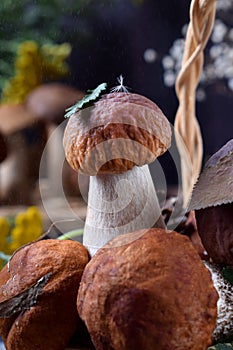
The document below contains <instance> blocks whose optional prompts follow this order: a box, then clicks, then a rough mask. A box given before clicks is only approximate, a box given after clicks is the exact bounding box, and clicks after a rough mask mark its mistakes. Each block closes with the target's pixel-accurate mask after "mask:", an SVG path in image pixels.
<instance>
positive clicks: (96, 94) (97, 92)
mask: <svg viewBox="0 0 233 350" xmlns="http://www.w3.org/2000/svg"><path fill="white" fill-rule="evenodd" d="M106 88H107V83H102V84H100V85H98V86H97V88H95V89H94V90H88V91H87V92H88V94H87V95H85V96H84V97H83V98H82V99H81V100H80V101H78V102H77V103H75V105H73V106H71V107H69V108H67V109H66V112H67V113H66V114H65V118H69V117H70V116H71V115H72V114H74V113H75V112H77V110H78V109H82V108H84V107H88V106H90V105H92V103H93V102H94V101H97V100H98V99H99V98H100V96H101V95H102V93H103V91H104V90H106Z"/></svg>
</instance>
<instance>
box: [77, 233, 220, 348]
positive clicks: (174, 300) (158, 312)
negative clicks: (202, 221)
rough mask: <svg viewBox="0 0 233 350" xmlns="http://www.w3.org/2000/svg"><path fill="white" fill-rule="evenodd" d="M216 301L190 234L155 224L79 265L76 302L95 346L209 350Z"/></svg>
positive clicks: (112, 244)
mask: <svg viewBox="0 0 233 350" xmlns="http://www.w3.org/2000/svg"><path fill="white" fill-rule="evenodd" d="M130 236H131V237H130ZM217 299H218V296H217V292H216V290H215V288H214V286H213V282H212V280H211V275H210V273H209V271H208V270H207V269H206V267H205V266H204V264H203V263H202V261H201V259H200V257H199V256H198V253H197V252H196V250H195V248H194V247H193V245H192V243H191V242H190V240H189V239H188V237H185V236H183V235H180V234H178V233H176V232H172V231H169V232H168V231H165V230H163V229H158V228H157V229H155V228H154V229H149V230H142V231H137V232H133V233H128V234H124V235H120V236H118V237H116V238H115V239H113V240H111V241H110V242H109V243H107V244H106V245H105V246H104V247H102V248H101V249H100V250H98V252H97V253H96V254H95V255H94V257H93V258H92V259H91V260H90V262H89V263H88V264H87V266H86V268H85V270H84V273H83V276H82V280H81V284H80V288H79V292H78V299H77V307H78V311H79V315H80V317H81V318H82V319H83V321H84V322H85V324H86V326H87V329H88V330H89V333H90V335H91V338H92V341H93V344H94V346H95V348H96V349H98V350H110V349H114V350H135V349H146V350H154V349H159V350H167V349H176V350H206V348H207V347H208V345H210V344H211V342H212V333H213V330H214V328H215V325H216V314H217V306H216V304H217Z"/></svg>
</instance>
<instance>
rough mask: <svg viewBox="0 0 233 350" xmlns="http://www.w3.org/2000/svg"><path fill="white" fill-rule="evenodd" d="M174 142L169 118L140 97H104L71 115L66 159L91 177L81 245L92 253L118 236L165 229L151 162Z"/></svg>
mask: <svg viewBox="0 0 233 350" xmlns="http://www.w3.org/2000/svg"><path fill="white" fill-rule="evenodd" d="M170 142H171V128H170V124H169V122H168V120H167V119H166V117H165V116H164V114H163V113H162V111H161V110H160V109H159V107H158V106H157V105H156V104H155V103H154V102H152V101H151V100H149V99H148V98H146V97H144V96H141V95H139V94H134V93H128V92H121V91H119V92H112V93H109V94H105V95H103V96H102V97H101V98H100V99H99V100H98V101H97V102H95V103H94V106H92V107H88V108H85V109H80V110H78V111H77V112H75V113H74V114H72V115H71V116H70V119H69V122H68V124H67V127H66V130H65V133H64V141H63V143H64V149H65V154H66V159H67V161H68V163H69V164H70V166H71V167H72V168H73V169H75V170H76V171H77V172H79V173H81V174H85V175H90V185H89V195H88V210H87V216H86V221H85V227H84V236H83V243H84V245H85V246H86V247H87V248H88V250H89V252H90V254H91V255H93V254H95V252H96V251H97V250H98V249H99V248H100V247H102V246H103V245H104V244H105V243H106V242H108V241H109V240H110V239H112V238H114V237H116V236H117V235H119V234H123V233H127V232H132V231H135V230H138V229H143V228H149V227H152V226H157V227H164V223H163V220H162V217H161V210H160V207H159V203H158V199H157V195H156V191H155V188H154V184H153V181H152V178H151V175H150V172H149V168H148V164H149V163H151V162H153V161H154V160H155V159H156V158H157V157H158V156H160V155H161V154H163V153H164V152H165V151H166V150H167V149H168V148H169V146H170Z"/></svg>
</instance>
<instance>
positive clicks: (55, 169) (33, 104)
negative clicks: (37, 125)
mask: <svg viewBox="0 0 233 350" xmlns="http://www.w3.org/2000/svg"><path fill="white" fill-rule="evenodd" d="M83 95H84V94H83V92H82V91H80V90H78V89H77V88H75V87H73V86H70V85H67V84H64V83H58V82H55V83H54V82H53V83H46V84H42V85H40V86H38V87H36V88H35V89H33V90H32V91H31V92H30V93H29V94H28V96H27V99H26V102H25V103H26V107H27V108H28V110H29V111H31V112H32V113H33V114H34V115H35V116H36V117H37V118H38V119H39V120H41V121H43V122H44V123H45V124H46V126H47V132H48V138H49V140H50V141H49V143H48V147H47V151H48V152H49V155H48V157H49V159H50V162H49V163H48V164H47V169H48V178H49V180H50V188H51V189H52V193H53V196H56V195H58V194H59V193H58V191H59V190H58V188H59V185H58V181H59V180H60V179H59V180H58V176H57V174H58V173H59V171H60V166H61V163H63V160H64V155H63V153H64V152H63V148H62V141H61V140H62V137H63V133H64V125H63V124H61V123H62V122H64V113H65V109H66V108H67V107H69V106H70V105H73V104H74V103H75V102H76V101H77V100H79V99H81V98H82V97H83ZM58 125H60V129H59V128H57V126H58ZM55 130H56V132H55V133H54V131H55ZM51 135H53V137H51V138H50V136H51ZM62 175H63V188H64V191H65V193H66V194H67V195H69V196H77V195H80V191H79V188H78V186H76V187H75V184H77V173H76V172H75V171H74V170H73V169H72V168H71V167H70V166H69V165H68V164H67V162H66V160H65V162H64V164H63V173H62ZM85 187H86V191H85V192H87V188H88V183H87V184H85Z"/></svg>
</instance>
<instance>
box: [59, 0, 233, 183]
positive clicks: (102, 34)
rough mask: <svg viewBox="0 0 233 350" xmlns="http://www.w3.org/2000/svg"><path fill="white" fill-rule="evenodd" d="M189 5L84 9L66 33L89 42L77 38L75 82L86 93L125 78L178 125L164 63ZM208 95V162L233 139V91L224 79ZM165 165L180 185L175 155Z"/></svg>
mask: <svg viewBox="0 0 233 350" xmlns="http://www.w3.org/2000/svg"><path fill="white" fill-rule="evenodd" d="M189 6H190V2H189V1H188V0H179V1H175V0H163V1H156V0H145V1H144V2H143V3H142V4H141V5H135V4H132V2H130V1H117V2H111V1H108V2H107V4H99V5H97V4H93V5H90V7H89V11H90V14H89V16H87V17H86V16H85V12H82V11H81V12H80V13H79V14H78V15H77V16H76V17H72V18H71V19H70V21H67V22H66V29H65V32H66V33H68V32H70V34H71V36H72V31H73V30H74V29H77V30H78V31H80V30H81V32H82V33H83V34H85V35H84V36H85V38H86V39H85V40H83V41H81V40H80V42H79V40H77V45H75V46H74V48H73V52H72V55H71V59H70V64H71V67H72V83H73V84H75V85H76V86H78V87H79V88H80V89H82V90H84V91H85V90H86V89H89V88H94V87H95V86H97V85H98V84H99V83H101V82H108V83H110V85H112V86H115V85H117V82H116V78H117V77H118V76H119V75H120V74H122V75H123V77H124V78H125V80H124V82H125V85H127V86H129V87H131V89H132V90H131V91H132V92H136V93H140V94H143V95H145V96H146V97H148V98H150V99H152V100H153V101H154V102H156V103H157V104H158V105H159V107H160V108H161V109H162V110H163V112H164V114H165V115H166V116H167V118H168V119H169V121H170V122H171V123H173V122H174V117H175V113H176V110H177V106H178V102H177V98H176V94H175V90H174V87H167V86H165V84H164V81H163V66H162V63H161V61H162V58H163V57H164V56H165V55H166V54H167V53H168V51H169V48H170V47H171V45H172V43H173V41H174V40H175V39H177V38H180V37H182V34H181V28H182V27H183V25H184V24H185V23H188V22H189ZM147 48H153V49H154V50H155V51H156V52H157V59H156V60H155V61H154V62H152V63H147V62H146V61H145V59H144V57H143V54H144V52H145V50H146V49H147ZM207 50H208V48H207ZM205 93H206V98H205V100H204V101H201V102H197V106H196V110H197V112H196V114H197V117H198V119H199V122H200V126H201V130H202V135H203V142H204V161H205V160H206V159H207V158H208V157H209V156H210V155H211V154H213V153H214V152H216V151H217V150H218V149H219V148H220V147H221V146H222V145H223V144H225V143H226V142H227V141H228V140H229V139H231V138H232V135H233V132H232V131H233V121H232V118H231V114H232V112H231V111H232V109H233V99H232V96H233V93H232V92H230V90H229V89H227V87H226V85H225V83H224V82H223V81H219V82H215V84H212V85H210V86H208V87H207V88H206V89H205ZM161 162H162V164H164V166H165V167H166V169H168V171H167V172H166V176H167V180H168V182H170V183H173V182H176V181H177V179H176V175H175V171H174V169H173V168H174V167H173V166H172V164H171V159H169V156H163V158H161Z"/></svg>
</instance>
